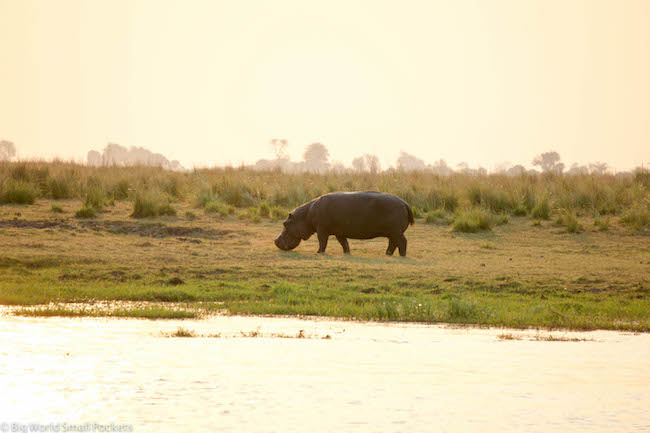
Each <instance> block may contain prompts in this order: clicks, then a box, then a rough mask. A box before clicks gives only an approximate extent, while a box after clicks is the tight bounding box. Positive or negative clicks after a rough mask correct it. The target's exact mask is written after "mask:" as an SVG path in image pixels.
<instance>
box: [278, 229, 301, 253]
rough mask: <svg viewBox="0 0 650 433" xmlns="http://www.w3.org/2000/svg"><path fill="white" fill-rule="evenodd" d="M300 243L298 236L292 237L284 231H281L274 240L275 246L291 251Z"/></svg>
mask: <svg viewBox="0 0 650 433" xmlns="http://www.w3.org/2000/svg"><path fill="white" fill-rule="evenodd" d="M299 244H300V238H294V237H293V236H289V235H288V234H286V233H282V234H281V235H280V236H278V237H277V239H276V240H275V246H276V247H278V248H280V249H281V250H284V251H291V250H292V249H294V248H296V247H297V246H298V245H299Z"/></svg>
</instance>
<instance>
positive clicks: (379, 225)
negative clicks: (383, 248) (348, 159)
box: [310, 191, 413, 239]
mask: <svg viewBox="0 0 650 433" xmlns="http://www.w3.org/2000/svg"><path fill="white" fill-rule="evenodd" d="M310 216H311V218H312V223H313V224H314V225H315V226H317V227H318V226H321V227H325V228H326V229H327V231H329V232H330V233H331V234H333V235H340V236H344V237H348V238H352V239H370V238H375V237H379V236H390V235H392V234H397V233H399V234H401V233H403V232H404V231H405V230H406V229H407V227H408V225H409V224H412V223H413V213H412V211H411V208H410V207H409V205H408V204H407V203H406V202H405V201H404V200H402V199H401V198H399V197H397V196H394V195H392V194H387V193H381V192H376V191H363V192H335V193H331V194H325V195H323V196H321V197H319V198H318V199H317V200H316V201H315V202H314V204H313V206H312V209H311V211H310Z"/></svg>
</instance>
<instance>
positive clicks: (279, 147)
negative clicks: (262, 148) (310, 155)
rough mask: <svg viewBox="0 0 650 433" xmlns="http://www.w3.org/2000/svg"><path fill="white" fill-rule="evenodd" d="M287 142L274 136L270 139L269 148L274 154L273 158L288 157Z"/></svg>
mask: <svg viewBox="0 0 650 433" xmlns="http://www.w3.org/2000/svg"><path fill="white" fill-rule="evenodd" d="M288 146H289V143H288V142H287V140H284V139H277V138H274V139H273V140H271V148H272V149H273V153H274V154H275V159H289V154H288V153H287V147H288Z"/></svg>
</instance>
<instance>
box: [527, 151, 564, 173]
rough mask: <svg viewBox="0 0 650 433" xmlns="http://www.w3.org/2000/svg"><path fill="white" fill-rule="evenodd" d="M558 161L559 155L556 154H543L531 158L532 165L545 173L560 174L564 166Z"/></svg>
mask: <svg viewBox="0 0 650 433" xmlns="http://www.w3.org/2000/svg"><path fill="white" fill-rule="evenodd" d="M560 159H561V158H560V154H559V153H557V152H544V153H542V154H541V155H537V156H536V157H535V158H533V165H537V166H539V167H540V168H541V169H542V171H543V172H545V173H562V172H563V171H564V164H563V163H562V162H560Z"/></svg>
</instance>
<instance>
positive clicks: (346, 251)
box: [336, 236, 350, 254]
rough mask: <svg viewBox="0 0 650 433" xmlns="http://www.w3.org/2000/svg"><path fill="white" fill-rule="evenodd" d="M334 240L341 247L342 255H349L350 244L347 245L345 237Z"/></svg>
mask: <svg viewBox="0 0 650 433" xmlns="http://www.w3.org/2000/svg"><path fill="white" fill-rule="evenodd" d="M336 239H337V240H338V241H339V243H340V244H341V246H342V247H343V254H350V244H348V239H347V238H346V237H345V236H337V237H336Z"/></svg>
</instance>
